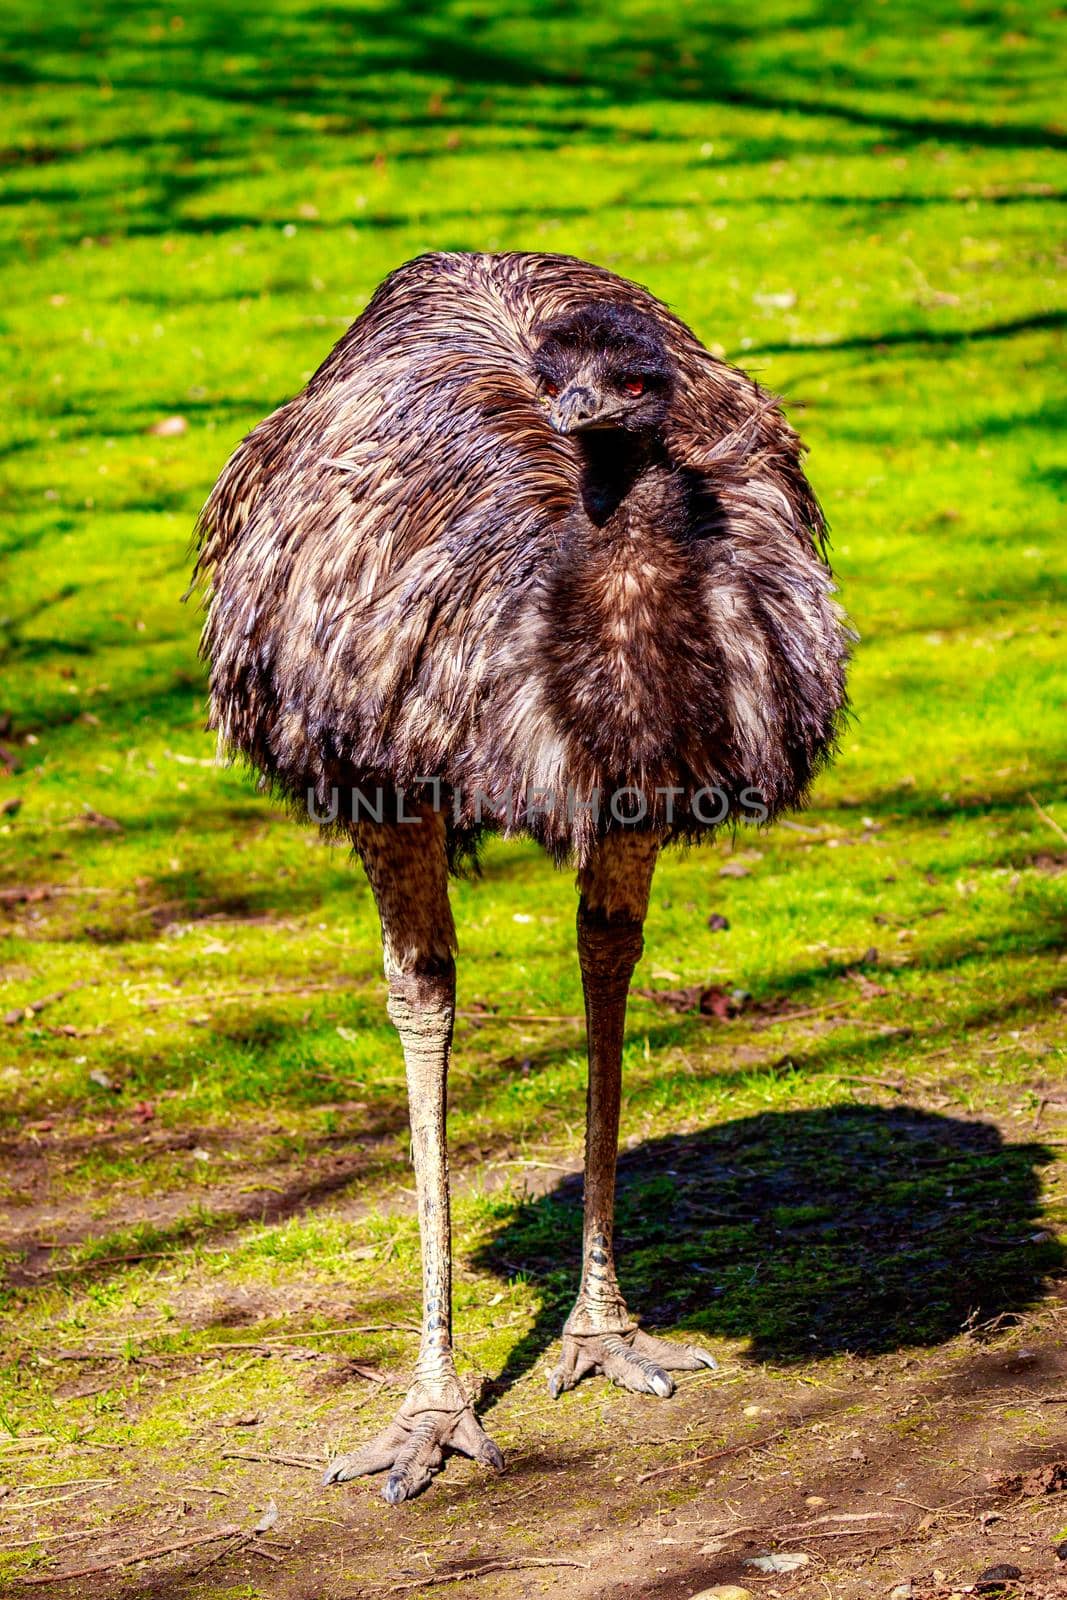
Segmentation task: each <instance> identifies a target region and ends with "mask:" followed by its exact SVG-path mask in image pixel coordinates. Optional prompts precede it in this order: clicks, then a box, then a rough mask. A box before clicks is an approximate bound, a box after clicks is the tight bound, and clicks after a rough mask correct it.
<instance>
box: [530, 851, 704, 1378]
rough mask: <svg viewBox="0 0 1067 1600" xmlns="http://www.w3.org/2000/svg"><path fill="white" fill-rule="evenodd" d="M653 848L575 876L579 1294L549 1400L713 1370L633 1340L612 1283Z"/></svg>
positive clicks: (675, 1348)
mask: <svg viewBox="0 0 1067 1600" xmlns="http://www.w3.org/2000/svg"><path fill="white" fill-rule="evenodd" d="M658 849H659V841H658V839H656V838H655V837H653V836H652V835H649V834H633V833H618V834H608V835H607V837H606V838H604V839H603V840H602V841H601V842H600V844H599V846H598V848H597V851H596V853H595V855H594V856H593V858H592V860H591V861H590V862H589V863H588V865H587V866H586V867H584V868H583V869H582V871H581V872H580V873H579V875H578V888H579V891H580V894H581V899H580V901H579V904H578V960H579V964H580V966H581V970H582V988H583V990H584V992H585V1018H586V1031H587V1036H588V1050H589V1094H588V1099H587V1102H586V1145H585V1220H584V1229H583V1239H582V1281H581V1287H580V1289H579V1291H578V1299H577V1300H576V1302H575V1305H574V1309H573V1311H572V1312H571V1314H570V1316H569V1317H568V1318H567V1321H566V1324H565V1325H564V1329H563V1352H562V1357H561V1359H560V1363H559V1365H558V1366H557V1368H556V1370H555V1371H554V1372H553V1374H552V1376H551V1378H550V1379H549V1381H548V1388H549V1393H550V1394H551V1395H552V1397H553V1399H554V1398H555V1397H556V1396H557V1395H559V1394H561V1393H562V1392H563V1390H564V1389H569V1388H570V1387H571V1385H572V1384H574V1383H577V1382H578V1379H579V1378H582V1377H584V1376H585V1374H586V1373H587V1372H603V1373H605V1374H606V1376H607V1377H609V1378H611V1379H612V1380H613V1381H614V1382H615V1383H617V1384H619V1385H620V1386H621V1387H622V1388H624V1389H636V1390H638V1391H640V1392H641V1393H644V1394H657V1395H660V1396H662V1397H666V1396H667V1395H669V1394H672V1393H673V1391H674V1384H673V1382H672V1381H671V1379H670V1377H669V1376H668V1373H669V1372H672V1371H674V1372H679V1371H681V1372H694V1371H696V1370H697V1368H699V1367H713V1366H714V1365H715V1361H714V1358H713V1357H712V1356H710V1355H708V1354H707V1353H706V1352H705V1351H703V1350H698V1349H696V1348H694V1346H692V1345H680V1344H671V1343H669V1342H668V1341H667V1340H666V1339H656V1338H653V1337H652V1335H651V1334H647V1333H643V1332H642V1331H641V1329H640V1328H639V1327H638V1326H637V1324H636V1322H635V1321H634V1319H633V1317H631V1315H630V1313H629V1311H628V1310H627V1307H626V1302H625V1300H624V1299H623V1297H622V1290H621V1289H620V1288H619V1282H618V1279H617V1278H616V1276H615V1256H614V1249H613V1244H612V1237H613V1232H614V1222H615V1162H616V1155H617V1152H618V1142H619V1106H620V1099H621V1092H622V1046H623V1028H624V1024H625V1020H626V997H627V994H628V993H629V989H630V979H631V977H632V976H633V970H634V967H635V966H636V965H637V962H638V959H639V958H640V955H641V950H642V947H643V943H644V940H643V933H642V930H643V927H644V920H645V913H646V911H647V910H648V897H649V891H650V889H651V887H652V873H653V871H654V869H655V865H656V855H657V853H658Z"/></svg>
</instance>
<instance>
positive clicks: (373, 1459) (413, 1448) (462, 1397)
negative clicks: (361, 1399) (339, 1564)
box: [322, 1375, 504, 1506]
mask: <svg viewBox="0 0 1067 1600" xmlns="http://www.w3.org/2000/svg"><path fill="white" fill-rule="evenodd" d="M446 1450H458V1451H461V1452H462V1453H463V1454H464V1455H467V1456H472V1457H473V1458H474V1460H475V1461H480V1462H481V1463H482V1465H483V1466H486V1467H492V1469H493V1471H494V1472H503V1470H504V1457H503V1456H502V1455H501V1453H500V1451H499V1449H498V1448H497V1446H496V1445H495V1444H494V1443H493V1441H492V1439H490V1437H489V1435H488V1434H487V1433H486V1432H485V1430H484V1428H483V1427H482V1425H481V1423H480V1422H479V1421H478V1419H477V1418H476V1417H475V1415H474V1410H473V1408H472V1406H471V1403H470V1401H469V1400H468V1399H467V1396H466V1394H465V1393H464V1391H463V1389H462V1387H461V1385H460V1382H459V1379H458V1378H457V1377H455V1376H454V1375H449V1376H447V1377H445V1378H420V1379H419V1380H418V1382H417V1383H415V1384H414V1385H413V1387H412V1388H411V1389H410V1390H409V1392H408V1396H407V1399H406V1400H405V1401H404V1404H403V1405H402V1406H401V1407H400V1410H399V1411H398V1413H397V1415H396V1417H395V1418H394V1420H393V1421H392V1422H391V1423H390V1424H389V1426H388V1427H387V1428H385V1429H383V1431H382V1432H381V1433H380V1434H379V1435H378V1437H377V1438H376V1439H372V1440H371V1442H370V1443H369V1444H365V1445H364V1446H363V1448H362V1450H356V1451H355V1452H354V1453H353V1454H352V1455H348V1456H337V1457H336V1458H335V1459H334V1460H333V1461H331V1462H330V1465H329V1466H328V1467H327V1468H326V1474H325V1476H324V1478H323V1480H322V1481H323V1483H344V1482H346V1481H347V1480H348V1479H349V1478H359V1477H362V1476H363V1474H364V1473H368V1472H385V1471H386V1470H387V1469H388V1472H389V1476H388V1478H386V1480H385V1487H384V1489H383V1490H382V1497H383V1498H384V1499H385V1500H388V1502H389V1504H390V1505H391V1506H395V1505H399V1504H400V1502H401V1500H411V1499H413V1498H414V1496H415V1495H417V1494H421V1493H422V1491H423V1489H425V1488H426V1486H427V1484H428V1483H429V1482H430V1479H431V1478H432V1477H433V1475H434V1473H435V1472H439V1471H440V1470H441V1465H442V1462H443V1460H444V1453H445V1451H446Z"/></svg>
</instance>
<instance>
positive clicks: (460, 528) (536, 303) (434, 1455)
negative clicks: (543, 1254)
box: [200, 255, 846, 1503]
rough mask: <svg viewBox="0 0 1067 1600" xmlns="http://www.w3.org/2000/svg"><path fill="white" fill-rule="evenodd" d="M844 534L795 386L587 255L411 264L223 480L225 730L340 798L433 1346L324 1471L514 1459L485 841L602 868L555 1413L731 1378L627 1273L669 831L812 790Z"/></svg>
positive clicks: (217, 516) (840, 639)
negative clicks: (495, 1188) (576, 1264)
mask: <svg viewBox="0 0 1067 1600" xmlns="http://www.w3.org/2000/svg"><path fill="white" fill-rule="evenodd" d="M822 531H823V525H822V518H821V516H820V513H819V508H818V506H817V505H816V503H815V500H814V497H813V496H812V493H811V490H810V488H809V487H808V484H807V481H806V479H805V478H804V475H803V473H802V472H801V469H800V445H799V442H798V440H797V437H796V435H795V434H794V433H793V431H792V429H791V428H790V427H789V425H788V424H787V423H786V422H785V420H784V419H783V417H782V415H781V413H780V412H779V411H778V409H777V408H776V406H775V404H774V402H773V401H772V400H771V399H770V397H769V396H767V395H765V394H763V393H762V392H761V390H760V389H758V388H757V387H756V385H755V384H754V383H752V382H751V381H750V380H749V379H748V378H746V377H745V376H744V375H743V374H742V373H740V372H737V371H736V370H735V369H734V368H732V367H729V366H726V365H725V364H724V363H722V362H720V361H716V360H715V359H714V358H713V357H712V356H710V355H709V354H708V352H707V351H706V350H704V349H703V348H702V347H701V345H700V344H698V342H697V341H696V339H695V338H694V337H693V335H692V334H691V333H690V332H689V330H688V329H687V328H685V327H684V326H683V325H682V323H680V322H678V321H677V320H676V318H674V317H672V316H671V314H670V313H669V312H668V311H667V310H666V308H665V307H664V306H662V305H661V304H660V303H659V301H657V300H655V299H653V297H652V296H651V295H650V294H649V293H648V292H647V291H646V290H645V289H641V288H638V287H637V286H636V285H635V284H632V283H626V282H624V281H623V280H622V279H621V278H617V277H615V276H614V275H613V274H612V273H610V272H604V271H603V270H601V269H600V268H598V267H592V266H589V265H587V264H586V263H584V262H581V261H573V260H570V259H568V258H567V257H564V256H539V255H498V256H491V255H434V256H425V257H423V258H422V259H420V260H418V261H413V262H410V263H409V264H408V265H407V266H405V267H401V268H400V270H399V271H398V272H395V273H393V275H392V277H390V278H388V279H387V280H386V282H385V283H384V284H383V285H382V286H381V288H380V289H379V290H378V292H377V294H376V295H375V296H374V299H373V300H372V301H371V303H370V305H369V306H368V307H367V309H366V311H365V312H364V313H363V315H362V316H361V317H359V319H358V320H357V321H356V322H355V323H354V324H353V326H352V328H351V329H350V330H349V332H348V333H347V334H346V335H345V337H344V338H343V339H342V340H341V342H340V344H338V346H337V347H336V349H335V350H334V351H333V352H332V354H331V355H330V356H329V357H328V359H327V360H326V362H325V363H324V364H323V366H322V367H320V369H319V371H318V372H317V373H316V374H315V376H314V377H313V378H312V380H311V382H310V383H309V384H308V386H307V388H306V389H305V390H304V392H303V394H301V395H299V396H298V397H297V398H296V399H295V400H292V401H290V402H289V404H288V405H286V406H283V407H282V408H281V410H280V411H277V412H275V413H274V415H273V416H272V417H268V418H267V420H266V421H265V422H263V423H261V424H260V426H259V427H258V428H257V429H256V430H255V432H254V433H253V434H251V435H250V437H249V438H248V439H246V440H245V442H244V443H243V444H242V445H241V446H240V448H239V449H238V451H237V453H236V454H235V455H234V457H233V460H232V461H231V462H230V464H229V466H228V467H227V468H226V470H225V471H224V473H223V474H222V477H221V478H220V479H219V482H218V484H217V485H216V487H215V489H214V492H213V493H212V495H211V498H210V499H209V501H208V503H207V506H206V507H205V509H204V513H203V517H202V519H201V533H202V539H203V544H202V552H201V559H200V570H201V572H202V573H205V574H209V575H210V589H211V592H210V600H209V610H208V618H207V625H206V627H205V630H204V640H203V647H204V650H205V652H206V653H207V654H208V655H209V657H210V659H211V716H212V721H213V723H214V724H215V726H216V727H217V728H218V730H219V733H220V735H221V737H222V740H223V742H224V743H225V744H226V745H228V746H230V747H231V748H232V749H235V750H238V751H241V752H243V753H244V754H245V755H246V756H247V757H248V758H249V759H250V760H251V761H252V762H253V763H254V764H255V765H256V766H257V767H258V768H259V769H260V770H261V771H262V772H263V773H264V774H266V775H267V776H268V777H269V778H270V779H271V780H273V782H274V783H275V784H276V785H278V786H279V787H280V788H281V789H282V790H283V791H284V792H285V793H286V794H288V795H289V797H290V798H291V799H292V800H293V801H294V802H295V803H296V804H298V805H307V806H309V808H310V809H311V810H312V811H313V812H314V811H316V810H317V811H318V812H319V814H320V815H322V814H323V813H325V814H326V815H330V814H331V813H332V812H333V792H334V791H339V795H338V807H339V811H338V815H337V818H336V821H337V826H339V827H343V826H346V825H347V826H348V828H349V831H350V833H351V837H352V840H353V843H354V845H355V848H356V851H357V853H358V854H359V856H360V858H361V860H362V862H363V864H364V866H365V868H366V870H367V874H368V877H369V879H370V883H371V887H372V889H373V892H374V897H375V901H376V904H377V906H378V911H379V915H380V917H381V924H382V938H383V949H384V956H385V969H386V975H387V978H388V984H389V1014H390V1016H391V1017H392V1019H393V1021H394V1023H395V1024H396V1027H397V1030H398V1032H399V1034H400V1039H401V1044H402V1047H403V1051H404V1060H405V1064H406V1070H407V1081H408V1099H409V1102H410V1108H411V1129H412V1157H413V1161H414V1165H415V1178H416V1188H417V1192H418V1203H419V1228H420V1235H421V1240H422V1267H423V1321H422V1341H421V1345H420V1350H419V1357H418V1361H417V1363H416V1366H415V1372H414V1382H413V1385H412V1388H411V1390H410V1392H409V1394H408V1396H407V1398H406V1399H405V1401H404V1403H403V1405H402V1406H401V1408H400V1410H399V1411H398V1413H397V1415H396V1417H395V1418H394V1420H393V1422H391V1423H390V1424H389V1426H388V1427H387V1428H386V1429H385V1430H384V1431H383V1432H382V1433H381V1434H379V1435H378V1437H377V1438H376V1439H373V1440H371V1441H370V1442H369V1443H368V1444H366V1445H365V1446H363V1448H362V1449H359V1450H357V1451H355V1452H354V1453H352V1454H345V1455H341V1456H339V1457H337V1458H336V1459H335V1460H334V1461H332V1462H331V1463H330V1466H329V1467H328V1469H327V1473H326V1480H327V1482H340V1481H342V1480H344V1479H347V1478H351V1477H357V1476H359V1475H361V1474H362V1473H366V1472H385V1473H387V1477H386V1482H385V1487H384V1491H383V1492H384V1494H385V1498H386V1499H387V1500H389V1501H391V1502H393V1503H396V1502H399V1501H401V1500H404V1499H407V1498H409V1497H410V1496H411V1495H414V1494H418V1493H419V1492H420V1491H421V1490H422V1489H423V1488H425V1486H426V1484H427V1483H428V1482H429V1481H430V1478H431V1477H432V1475H433V1473H434V1472H436V1471H438V1470H439V1469H440V1467H441V1465H442V1463H443V1460H444V1454H445V1452H446V1451H447V1450H450V1449H452V1450H462V1451H465V1452H466V1453H467V1454H468V1455H471V1456H473V1457H474V1458H475V1459H476V1460H478V1461H480V1462H482V1463H483V1464H484V1465H486V1466H488V1467H492V1468H495V1469H497V1470H499V1469H500V1468H501V1467H502V1466H503V1457H502V1456H501V1454H500V1451H499V1449H498V1448H497V1446H496V1445H495V1444H494V1443H493V1441H492V1439H491V1438H490V1437H489V1435H488V1434H487V1433H486V1431H485V1429H484V1427H483V1426H482V1424H481V1422H480V1421H479V1419H478V1418H477V1417H476V1416H475V1413H474V1410H473V1407H472V1405H471V1401H470V1398H469V1396H468V1395H467V1393H466V1391H465V1390H464V1388H463V1386H462V1384H461V1383H460V1381H459V1378H458V1376H457V1373H456V1368H455V1362H454V1359H453V1349H452V1311H451V1246H450V1231H449V1187H448V1162H447V1153H446V1142H445V1104H446V1094H445V1086H446V1080H447V1073H448V1063H449V1056H450V1050H451V1040H452V1024H453V1018H454V1015H455V994H456V971H455V962H454V959H453V957H454V951H455V928H454V926H453V922H452V913H451V910H450V907H449V902H448V856H449V853H450V852H451V855H452V856H453V858H454V856H455V854H456V851H457V850H462V849H463V848H464V847H465V846H469V845H470V844H471V843H472V842H473V840H474V839H475V838H476V836H477V833H478V831H479V829H480V828H481V827H482V826H483V825H489V826H497V827H502V828H504V829H505V830H509V831H516V830H526V831H528V832H530V833H532V834H533V835H534V836H535V837H537V838H539V839H541V840H543V842H544V843H545V844H546V845H547V846H548V847H549V848H550V849H552V850H553V851H554V852H555V853H556V854H557V856H563V855H565V854H567V853H568V852H570V851H573V852H574V854H575V855H576V857H577V861H578V868H579V872H578V887H579V891H580V900H579V908H578V961H579V966H580V968H581V974H582V987H583V991H584V995H585V1007H586V1020H587V1033H588V1045H589V1095H588V1100H587V1133H586V1183H585V1199H584V1210H585V1221H584V1228H583V1242H582V1275H581V1282H580V1286H579V1291H578V1297H577V1300H576V1301H575V1304H574V1308H573V1310H572V1311H571V1314H570V1316H569V1317H568V1318H567V1322H566V1324H565V1326H564V1330H563V1339H562V1345H561V1351H560V1359H559V1362H558V1364H557V1365H556V1367H555V1369H554V1371H553V1373H552V1377H551V1379H550V1381H549V1387H550V1390H551V1393H552V1394H553V1395H557V1394H559V1393H561V1392H562V1390H564V1389H566V1388H568V1387H569V1386H570V1385H571V1384H573V1383H576V1382H577V1381H578V1380H579V1379H580V1378H581V1377H583V1376H584V1375H585V1374H587V1373H590V1372H602V1373H604V1374H606V1375H607V1376H609V1377H610V1378H611V1379H612V1380H613V1381H614V1382H615V1383H619V1384H622V1385H623V1386H624V1387H626V1388H629V1389H634V1390H638V1391H641V1392H644V1393H647V1394H652V1395H658V1396H661V1397H666V1396H667V1395H669V1394H670V1393H671V1392H672V1389H673V1386H674V1385H673V1379H672V1378H671V1376H670V1374H671V1373H672V1372H676V1371H695V1370H696V1369H697V1368H699V1367H701V1366H706V1365H713V1364H714V1363H713V1361H712V1357H711V1356H710V1355H709V1354H708V1353H707V1352H706V1351H703V1350H700V1349H698V1348H695V1347H693V1346H690V1345H682V1344H674V1343H671V1342H670V1341H667V1340H663V1339H660V1338H656V1337H653V1336H652V1335H650V1334H648V1333H646V1332H645V1331H644V1330H643V1329H641V1328H640V1327H639V1326H638V1324H637V1323H636V1321H635V1320H634V1318H633V1317H632V1316H631V1314H630V1311H629V1309H628V1307H627V1305H626V1301H625V1299H624V1296H623V1292H622V1288H621V1287H620V1284H619V1280H618V1277H617V1275H616V1269H615V1258H614V1248H613V1240H612V1233H613V1219H614V1197H615V1156H616V1150H617V1145H618V1127H619V1112H620V1105H621V1093H622V1072H621V1068H622V1043H623V1025H624V1018H625V1010H626V996H627V991H628V988H629V984H630V978H631V976H632V973H633V970H634V965H635V963H636V962H637V960H638V959H639V957H640V954H641V948H642V927H643V924H644V919H645V913H646V911H647V908H648V902H649V894H650V891H651V886H652V876H653V872H654V869H655V863H656V858H657V854H658V851H659V849H660V846H661V844H662V842H663V841H664V840H665V839H669V838H670V837H671V836H672V835H679V834H681V835H693V834H698V833H700V832H702V831H705V830H706V829H707V828H708V827H710V826H714V823H715V821H716V820H722V818H723V816H724V815H725V814H727V813H729V812H731V811H732V812H735V813H741V814H745V812H746V810H748V809H749V808H751V809H752V810H753V811H754V810H755V808H756V807H757V806H759V807H762V808H764V810H765V813H766V814H772V813H773V812H774V811H776V810H778V809H780V808H781V807H782V806H784V805H790V804H795V803H797V801H799V800H800V799H801V798H802V796H803V794H804V791H805V789H806V787H807V784H808V782H809V780H810V778H811V775H812V773H813V772H814V771H815V769H816V768H817V766H818V765H819V763H820V761H822V760H823V759H824V758H825V757H826V755H827V753H828V751H829V750H830V748H831V746H832V744H833V740H834V737H835V731H836V728H837V725H838V720H839V718H840V716H841V714H842V709H843V706H844V683H843V669H844V658H845V638H846V636H845V632H844V628H843V624H842V621H841V618H840V616H839V614H838V612H837V610H836V608H835V606H834V604H833V601H832V599H831V585H830V580H829V575H828V572H827V570H826V567H825V565H824V563H823V561H822V559H821V545H820V541H821V536H822ZM379 786H383V787H384V788H385V789H387V790H394V789H395V788H396V787H398V786H403V787H406V788H407V789H409V790H413V791H414V793H409V794H408V795H407V796H406V797H405V799H404V802H403V804H404V816H403V817H402V816H401V815H400V814H399V811H398V809H397V807H398V806H399V802H397V803H396V805H395V806H394V808H393V810H392V811H391V812H390V814H389V815H384V814H383V813H382V812H380V811H379V812H378V814H377V818H376V820H370V818H368V815H367V813H366V811H361V813H360V814H359V815H358V816H355V817H353V814H352V812H351V811H350V803H351V801H352V799H353V797H354V796H355V795H356V794H361V795H362V797H363V799H364V801H367V800H369V802H370V809H371V816H372V817H373V816H374V814H375V808H377V807H379V806H381V803H382V800H383V798H384V796H381V795H379V794H378V792H377V791H378V789H379ZM712 789H718V790H719V791H721V793H720V794H719V795H718V796H716V797H715V799H714V801H713V803H710V804H709V798H708V795H707V791H708V790H712ZM623 792H625V796H626V803H625V804H623V805H619V804H618V803H617V802H618V801H619V799H620V796H621V795H622V793H623ZM427 801H431V802H432V804H427V803H426V802H427ZM598 802H599V809H598ZM413 819H414V821H416V822H417V823H418V825H417V826H409V825H408V824H409V822H411V821H412V820H413ZM624 824H626V825H624Z"/></svg>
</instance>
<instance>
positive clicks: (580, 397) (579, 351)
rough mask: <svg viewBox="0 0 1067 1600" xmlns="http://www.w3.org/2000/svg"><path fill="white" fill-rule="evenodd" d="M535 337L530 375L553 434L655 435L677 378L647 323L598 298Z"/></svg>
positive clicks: (644, 318)
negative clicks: (538, 391)
mask: <svg viewBox="0 0 1067 1600" xmlns="http://www.w3.org/2000/svg"><path fill="white" fill-rule="evenodd" d="M538 331H539V336H540V343H539V344H538V346H537V349H536V350H535V352H534V358H533V364H534V371H535V373H536V374H537V379H538V385H539V390H540V398H541V403H542V405H543V407H544V410H545V415H546V417H547V419H548V421H549V422H550V423H551V425H552V427H553V428H555V430H556V432H557V433H590V432H594V431H597V432H607V431H622V432H625V433H631V434H638V435H641V434H644V435H646V436H647V435H650V434H654V433H656V432H658V430H659V429H660V427H661V426H662V424H663V421H664V419H665V417H666V415H667V408H668V406H669V404H670V399H671V394H672V393H673V390H674V384H675V379H676V374H675V368H674V364H673V362H672V360H671V358H670V356H669V355H668V353H667V349H666V346H665V345H664V343H663V339H662V337H661V335H660V332H659V329H658V327H657V325H656V322H655V319H654V318H653V317H651V316H649V315H648V314H647V313H644V312H641V311H637V310H635V309H634V308H633V307H632V306H626V305H621V304H619V303H618V302H616V301H611V300H596V301H593V302H591V303H590V304H588V305H585V306H582V307H581V308H580V309H579V310H577V311H572V312H570V313H569V314H568V315H567V316H566V317H563V318H560V319H559V320H558V321H556V322H551V323H548V324H547V325H545V326H543V327H541V328H540V329H539V330H538Z"/></svg>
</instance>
